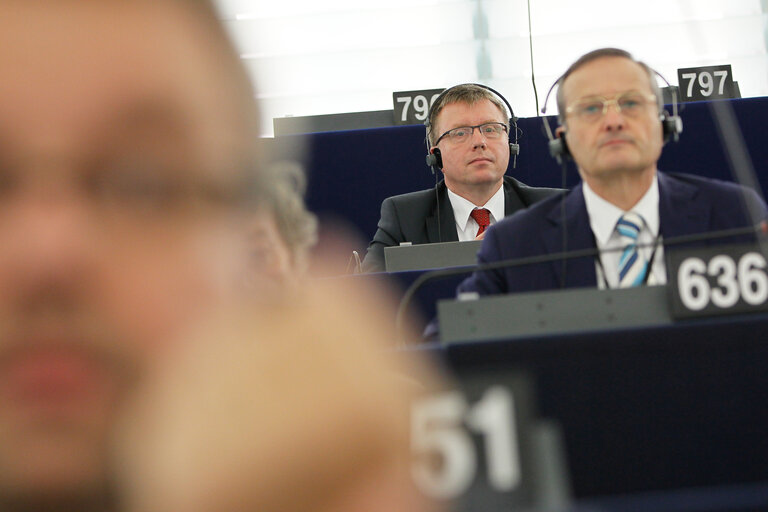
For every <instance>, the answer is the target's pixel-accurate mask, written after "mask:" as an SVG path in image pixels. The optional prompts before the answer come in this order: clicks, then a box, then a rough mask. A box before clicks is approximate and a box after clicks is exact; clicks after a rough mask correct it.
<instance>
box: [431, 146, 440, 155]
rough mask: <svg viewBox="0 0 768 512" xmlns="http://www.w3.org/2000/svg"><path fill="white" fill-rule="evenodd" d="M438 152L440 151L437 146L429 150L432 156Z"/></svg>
mask: <svg viewBox="0 0 768 512" xmlns="http://www.w3.org/2000/svg"><path fill="white" fill-rule="evenodd" d="M437 150H438V148H437V146H432V147H431V148H429V154H430V155H434V154H435V151H437Z"/></svg>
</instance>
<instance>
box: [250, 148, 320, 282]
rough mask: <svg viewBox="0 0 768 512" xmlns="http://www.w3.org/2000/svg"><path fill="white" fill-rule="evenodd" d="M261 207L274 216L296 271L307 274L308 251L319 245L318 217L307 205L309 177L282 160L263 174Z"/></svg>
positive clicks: (297, 167)
mask: <svg viewBox="0 0 768 512" xmlns="http://www.w3.org/2000/svg"><path fill="white" fill-rule="evenodd" d="M262 173H263V175H262V176H261V179H260V180H259V182H260V187H259V190H258V197H257V200H258V205H259V207H261V208H264V209H265V210H266V211H268V212H270V213H272V215H273V216H274V219H275V223H276V224H277V228H278V231H279V232H280V236H281V237H282V239H283V241H285V245H286V246H287V247H288V249H289V250H290V252H291V260H292V263H293V264H294V266H295V268H296V269H297V270H300V271H304V270H306V268H307V267H308V265H309V251H310V249H311V248H312V246H314V245H315V244H316V243H317V217H316V216H315V215H314V214H313V213H311V212H310V211H308V210H307V207H306V205H305V203H304V193H305V192H306V186H307V182H306V177H305V175H304V171H303V169H302V168H301V166H300V165H299V164H298V163H296V162H293V161H289V160H280V161H277V162H274V163H272V164H271V165H270V166H268V167H266V168H265V169H263V170H262Z"/></svg>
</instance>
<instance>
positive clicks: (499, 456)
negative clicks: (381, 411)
mask: <svg viewBox="0 0 768 512" xmlns="http://www.w3.org/2000/svg"><path fill="white" fill-rule="evenodd" d="M535 409H536V407H535V405H534V393H533V386H532V383H531V379H530V377H529V376H528V375H527V374H525V373H524V372H520V371H514V370H507V371H503V372H502V371H495V372H494V371H486V370H484V371H483V373H482V374H473V375H469V374H467V375H463V376H462V378H461V389H455V390H452V391H444V392H441V393H438V394H435V395H431V396H427V397H424V398H422V399H420V400H418V401H417V402H416V403H414V404H413V409H412V415H411V447H412V450H413V465H412V467H411V474H412V475H413V479H414V483H416V485H417V487H418V488H419V489H420V490H421V491H422V492H423V493H424V494H425V495H427V496H430V497H431V498H434V499H437V500H438V501H443V502H446V503H450V505H451V507H450V510H454V511H458V512H469V511H473V510H512V509H527V510H533V509H536V505H537V504H539V502H541V501H542V500H543V497H542V496H538V495H537V491H536V489H537V487H536V484H537V483H538V484H541V483H542V481H544V480H545V478H552V479H553V480H555V481H557V482H564V481H566V478H565V475H550V474H544V473H543V472H542V468H541V465H540V464H538V463H537V461H538V459H539V458H540V457H542V456H543V454H542V453H538V452H537V448H536V446H537V445H538V444H537V442H535V441H534V439H533V436H536V435H539V434H540V431H539V430H537V429H538V428H539V423H538V422H537V421H536V420H535ZM537 439H539V440H543V439H544V438H543V437H539V438H537ZM551 453H553V454H554V453H558V452H557V451H556V450H551ZM563 467H564V464H563ZM555 477H556V478H555ZM542 488H543V487H542ZM562 494H563V495H567V491H566V490H564V491H563V493H562ZM550 501H551V500H550Z"/></svg>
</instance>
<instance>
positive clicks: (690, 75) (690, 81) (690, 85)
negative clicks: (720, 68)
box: [681, 73, 696, 98]
mask: <svg viewBox="0 0 768 512" xmlns="http://www.w3.org/2000/svg"><path fill="white" fill-rule="evenodd" d="M681 76H682V78H683V80H688V90H687V92H686V94H685V95H686V97H688V98H690V97H691V96H692V95H693V82H694V81H695V80H696V73H683V74H682V75H681Z"/></svg>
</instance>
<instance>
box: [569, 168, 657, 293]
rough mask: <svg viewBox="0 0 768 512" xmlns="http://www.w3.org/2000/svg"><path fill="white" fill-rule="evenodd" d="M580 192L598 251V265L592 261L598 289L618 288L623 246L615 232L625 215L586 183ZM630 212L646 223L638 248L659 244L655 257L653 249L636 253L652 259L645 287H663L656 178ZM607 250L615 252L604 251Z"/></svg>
mask: <svg viewBox="0 0 768 512" xmlns="http://www.w3.org/2000/svg"><path fill="white" fill-rule="evenodd" d="M582 191H583V192H584V202H585V203H586V206H587V214H588V215H589V225H590V227H591V228H592V233H593V234H594V235H595V242H596V243H597V248H598V249H599V250H600V251H601V253H600V259H599V262H598V260H595V267H596V272H597V284H598V286H599V287H600V289H605V288H618V287H619V259H620V257H621V248H622V247H623V244H624V242H622V240H621V236H620V235H619V234H618V233H617V232H616V223H618V222H619V219H620V218H621V216H622V215H624V213H626V212H624V211H623V210H622V209H621V208H619V207H617V206H615V205H614V204H612V203H609V202H608V201H606V200H605V199H603V198H602V197H600V196H598V195H597V194H596V193H595V192H594V191H593V190H592V189H591V188H589V185H587V183H586V182H582ZM632 211H633V212H635V213H637V214H639V215H640V216H641V217H642V218H643V220H644V221H645V222H644V225H643V226H642V228H641V229H640V233H639V234H638V237H637V243H638V245H644V244H649V245H650V244H653V243H654V242H656V241H658V245H657V247H656V249H655V254H654V248H653V247H650V246H649V247H640V248H639V249H638V252H639V253H640V255H641V256H643V257H644V258H645V261H651V258H653V265H652V267H651V274H650V275H649V276H648V280H647V284H649V285H654V284H665V283H666V282H667V274H666V269H665V265H664V247H663V246H662V245H661V236H659V180H658V177H654V179H653V182H652V183H651V186H650V188H649V189H648V191H647V192H646V193H645V195H643V197H642V198H641V199H640V201H638V202H637V204H636V205H635V206H634V207H632ZM657 239H658V240H657ZM606 249H614V250H612V251H606ZM616 249H618V250H616ZM600 263H602V265H601V264H600Z"/></svg>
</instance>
